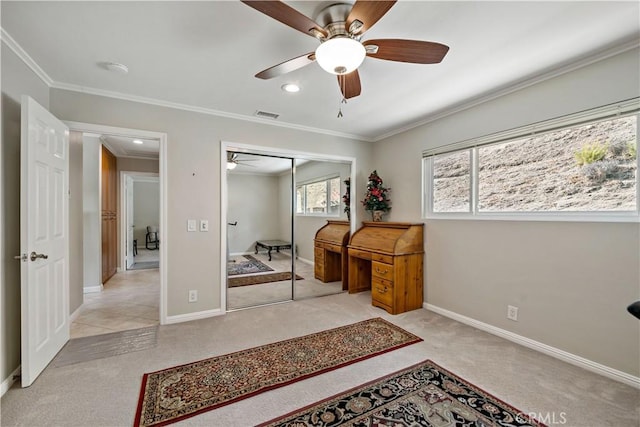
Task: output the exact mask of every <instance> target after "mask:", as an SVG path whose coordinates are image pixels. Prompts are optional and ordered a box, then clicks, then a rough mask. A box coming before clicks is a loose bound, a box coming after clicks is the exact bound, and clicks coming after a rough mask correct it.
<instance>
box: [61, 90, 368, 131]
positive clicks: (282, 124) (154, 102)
mask: <svg viewBox="0 0 640 427" xmlns="http://www.w3.org/2000/svg"><path fill="white" fill-rule="evenodd" d="M50 86H51V87H52V88H54V89H62V90H68V91H72V92H80V93H85V94H88V95H97V96H104V97H107V98H115V99H120V100H123V101H131V102H139V103H142V104H150V105H155V106H158V107H166V108H173V109H177V110H184V111H190V112H193V113H200V114H207V115H210V116H218V117H225V118H229V119H235V120H243V121H246V122H253V123H259V124H263V125H269V126H277V127H283V128H287V129H293V130H300V131H304V132H312V133H319V134H324V135H330V136H336V137H340V138H347V139H355V140H358V141H367V142H373V139H371V138H368V137H366V136H363V135H354V134H350V133H343V132H335V131H332V130H328V129H320V128H314V127H311V126H303V125H297V124H294V123H287V122H274V121H273V120H272V119H261V118H259V117H253V116H246V115H243V114H236V113H229V112H226V111H220V110H215V109H212V108H204V107H196V106H193V105H188V104H181V103H177V102H171V101H164V100H160V99H155V98H146V97H143V96H137V95H129V94H125V93H120V92H114V91H109V90H102V89H95V88H90V87H83V86H78V85H73V84H69V83H60V82H53V83H52V84H51V85H50Z"/></svg>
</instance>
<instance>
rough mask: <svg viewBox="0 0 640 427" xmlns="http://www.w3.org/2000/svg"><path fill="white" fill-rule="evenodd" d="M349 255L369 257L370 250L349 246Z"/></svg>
mask: <svg viewBox="0 0 640 427" xmlns="http://www.w3.org/2000/svg"><path fill="white" fill-rule="evenodd" d="M349 256H350V257H355V258H362V259H371V252H369V251H361V250H359V249H351V248H349Z"/></svg>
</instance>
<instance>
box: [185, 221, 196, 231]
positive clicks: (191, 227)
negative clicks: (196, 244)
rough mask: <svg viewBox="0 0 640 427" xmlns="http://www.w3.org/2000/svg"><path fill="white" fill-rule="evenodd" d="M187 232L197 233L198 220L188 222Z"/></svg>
mask: <svg viewBox="0 0 640 427" xmlns="http://www.w3.org/2000/svg"><path fill="white" fill-rule="evenodd" d="M187 231H196V220H195V219H188V220H187Z"/></svg>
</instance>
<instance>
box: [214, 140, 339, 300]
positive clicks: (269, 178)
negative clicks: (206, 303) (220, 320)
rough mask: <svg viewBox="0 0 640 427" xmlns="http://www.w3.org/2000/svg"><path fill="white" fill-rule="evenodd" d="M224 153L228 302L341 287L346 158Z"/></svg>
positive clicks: (325, 292) (288, 297)
mask: <svg viewBox="0 0 640 427" xmlns="http://www.w3.org/2000/svg"><path fill="white" fill-rule="evenodd" d="M225 154H226V156H227V172H226V185H227V224H226V229H227V257H226V259H227V272H226V273H227V275H226V278H227V290H226V291H227V292H226V295H227V297H226V298H227V309H229V310H234V309H241V308H247V307H254V306H259V305H265V304H273V303H278V302H283V301H290V300H293V299H296V300H297V299H304V298H311V297H318V296H323V295H330V294H335V293H340V292H344V291H346V290H347V283H348V282H347V277H346V276H347V265H346V264H347V263H346V244H347V243H348V238H349V231H350V222H349V218H348V216H347V212H346V211H345V206H346V205H345V199H344V196H345V194H346V191H347V185H348V184H347V183H348V180H349V179H350V176H351V163H350V162H346V161H336V160H326V159H323V158H306V159H303V158H300V157H299V156H292V157H283V156H282V155H270V154H266V153H262V152H250V150H247V149H243V150H237V151H227V152H226V153H225ZM294 157H297V158H294Z"/></svg>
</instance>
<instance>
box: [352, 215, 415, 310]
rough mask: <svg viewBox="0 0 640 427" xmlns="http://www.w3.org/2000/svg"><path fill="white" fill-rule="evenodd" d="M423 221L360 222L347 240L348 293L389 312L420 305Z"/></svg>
mask: <svg viewBox="0 0 640 427" xmlns="http://www.w3.org/2000/svg"><path fill="white" fill-rule="evenodd" d="M423 234H424V224H421V223H405V222H363V223H362V228H360V229H359V230H358V231H356V232H355V233H353V236H351V240H350V241H349V246H348V248H349V293H350V294H352V293H355V292H361V291H366V290H369V289H371V304H372V305H374V306H376V307H380V308H383V309H385V310H387V311H388V312H389V313H390V314H398V313H404V312H405V311H409V310H415V309H417V308H421V307H422V294H423V290H422V287H423V267H422V266H423V257H424V243H423Z"/></svg>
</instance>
